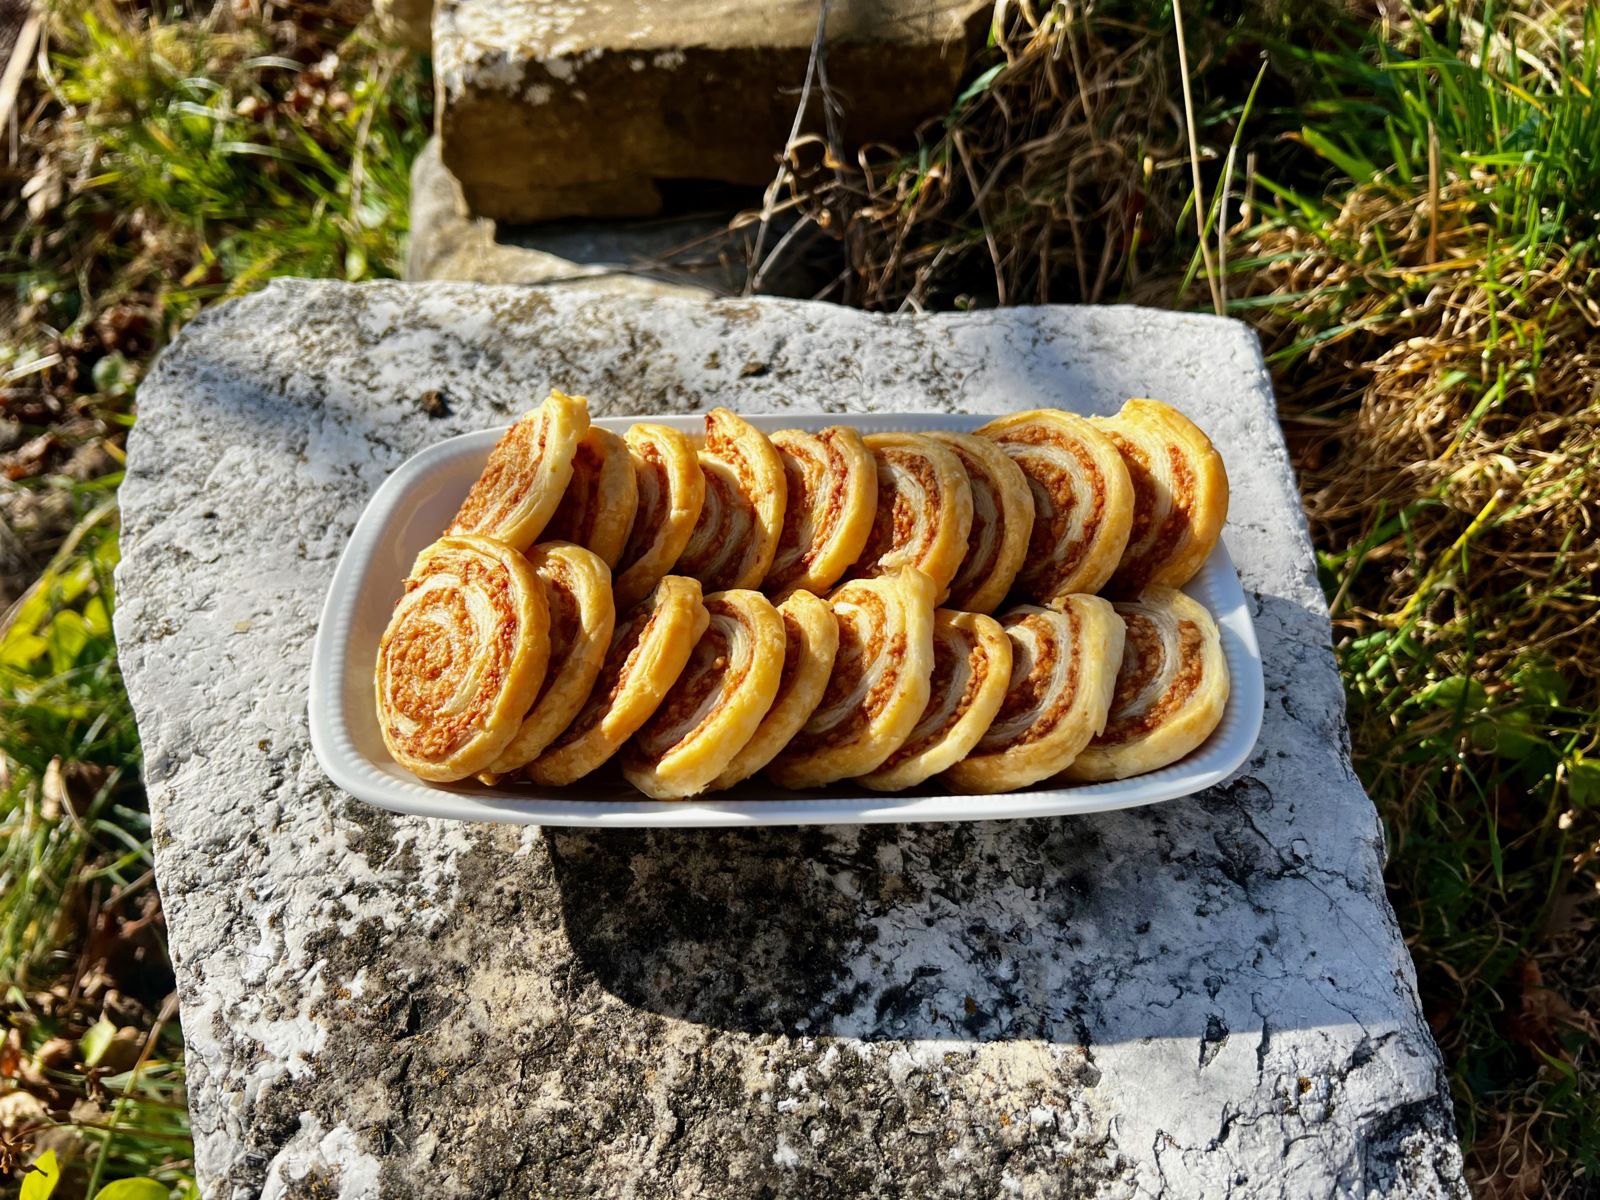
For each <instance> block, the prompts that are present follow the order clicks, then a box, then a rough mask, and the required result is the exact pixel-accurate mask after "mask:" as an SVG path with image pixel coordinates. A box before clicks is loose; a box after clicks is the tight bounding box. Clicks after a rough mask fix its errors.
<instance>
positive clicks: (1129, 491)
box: [978, 408, 1133, 605]
mask: <svg viewBox="0 0 1600 1200" xmlns="http://www.w3.org/2000/svg"><path fill="white" fill-rule="evenodd" d="M978 434H979V435H980V436H982V437H986V438H988V439H990V440H991V441H993V442H994V443H995V444H996V445H998V446H999V447H1000V448H1001V449H1002V450H1004V451H1005V452H1006V453H1007V454H1009V455H1010V456H1011V458H1012V459H1013V460H1014V461H1015V462H1016V464H1017V466H1019V467H1021V468H1022V473H1023V474H1024V475H1026V476H1027V477H1028V484H1029V486H1030V487H1031V488H1032V489H1033V533H1032V534H1031V536H1030V538H1029V541H1028V555H1027V558H1026V560H1025V561H1024V563H1023V567H1022V570H1021V571H1020V572H1019V573H1018V575H1017V583H1016V587H1017V590H1018V591H1019V592H1021V593H1022V594H1023V595H1025V596H1028V597H1031V598H1032V599H1034V600H1037V601H1038V602H1039V603H1040V604H1050V605H1054V604H1057V603H1059V602H1061V601H1062V600H1064V599H1065V598H1066V597H1067V596H1070V595H1073V594H1075V593H1080V592H1086V593H1092V592H1097V591H1099V590H1100V589H1101V588H1102V587H1104V586H1105V583H1106V581H1107V580H1108V579H1110V578H1111V573H1112V572H1113V571H1115V570H1116V569H1117V563H1118V562H1119V561H1120V560H1121V558H1122V551H1123V548H1124V547H1125V546H1126V545H1127V544H1128V530H1129V529H1130V528H1131V527H1132V525H1133V483H1132V481H1131V480H1130V479H1129V478H1128V468H1127V467H1126V466H1124V465H1123V462H1122V455H1121V454H1119V453H1118V452H1117V447H1116V445H1115V444H1114V443H1113V442H1112V441H1111V439H1110V438H1108V437H1107V436H1106V435H1105V434H1104V433H1102V432H1100V430H1098V429H1096V428H1095V427H1094V426H1093V425H1091V424H1090V423H1089V422H1088V421H1086V420H1085V419H1084V418H1082V417H1079V416H1075V415H1073V414H1072V413H1066V412H1060V411H1058V410H1056V409H1052V408H1042V409H1036V410H1034V411H1033V412H1021V413H1013V414H1011V415H1010V416H1006V417H1000V418H999V419H997V420H994V421H990V422H989V423H988V424H987V425H985V426H984V427H983V428H982V429H980V430H978Z"/></svg>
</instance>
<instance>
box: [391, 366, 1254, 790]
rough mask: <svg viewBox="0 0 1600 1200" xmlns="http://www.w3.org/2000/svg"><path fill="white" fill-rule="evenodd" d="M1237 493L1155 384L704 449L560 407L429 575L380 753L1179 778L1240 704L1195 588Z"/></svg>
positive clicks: (423, 761) (631, 776)
mask: <svg viewBox="0 0 1600 1200" xmlns="http://www.w3.org/2000/svg"><path fill="white" fill-rule="evenodd" d="M1227 499H1228V490H1227V475H1226V472H1225V470H1224V469H1223V464H1222V460H1221V458H1220V456H1219V455H1218V454H1217V453H1216V451H1215V449H1214V448H1213V447H1212V445H1211V443H1210V441H1209V439H1207V438H1206V436H1205V434H1204V433H1202V432H1201V431H1200V430H1199V429H1197V428H1196V427H1195V426H1194V425H1193V424H1192V423H1191V422H1189V421H1188V420H1187V419H1186V418H1184V417H1183V416H1182V415H1181V414H1179V413H1177V412H1176V411H1175V410H1173V409H1172V408H1170V407H1169V406H1167V405H1165V404H1161V403H1159V402H1157V401H1152V400H1130V401H1128V403H1127V404H1126V405H1125V406H1124V407H1123V409H1122V411H1121V412H1119V413H1118V414H1117V415H1116V416H1114V417H1109V418H1084V417H1080V416H1077V415H1075V414H1072V413H1067V412H1062V411H1058V410H1035V411H1032V412H1024V413H1016V414H1011V415H1008V416H1005V417H1001V418H998V419H997V420H994V421H991V422H990V423H989V424H987V425H985V426H983V427H982V428H981V429H978V430H976V431H974V432H973V433H944V432H937V433H879V434H870V435H866V436H863V435H861V434H860V433H858V432H857V431H856V430H854V429H852V428H850V427H848V426H845V425H835V426H832V427H829V428H827V429H823V430H820V431H817V432H814V433H813V432H806V431H801V430H783V431H780V432H776V433H773V434H771V435H767V434H764V433H762V432H761V431H760V430H758V429H756V428H755V427H754V426H752V425H751V424H750V423H749V422H747V421H745V420H743V419H742V418H740V417H739V416H737V415H736V414H734V413H732V412H730V411H728V410H727V409H722V408H719V409H714V410H713V411H712V412H710V413H708V414H707V415H706V417H705V432H704V435H703V436H702V437H700V438H693V439H692V438H691V437H690V436H689V435H686V434H684V433H682V432H680V431H678V430H675V429H672V428H669V427H667V426H664V425H659V424H654V423H650V422H641V423H638V424H635V425H634V426H632V427H631V428H630V429H629V430H628V431H627V432H626V433H625V434H623V435H621V436H619V435H617V434H614V433H611V432H609V431H607V430H604V429H602V428H600V427H598V426H591V425H590V423H589V414H588V406H587V403H586V402H585V401H584V400H583V399H581V398H578V397H570V396H566V395H564V394H562V393H560V392H553V393H552V394H551V395H550V397H549V399H547V400H546V401H545V402H544V403H543V404H542V405H540V406H539V407H538V408H536V409H534V410H533V411H532V412H530V413H528V414H527V415H526V416H525V417H523V418H522V419H521V420H520V421H518V422H517V423H516V424H515V425H514V426H512V428H511V429H510V430H509V431H508V432H507V433H506V434H505V436H504V437H503V438H502V439H501V440H500V442H499V443H498V444H497V445H496V446H495V448H494V450H493V451H492V452H491V454H490V456H489V460H488V462H487V464H486V466H485V468H484V471H483V473H482V475H481V476H480V477H479V479H478V480H477V482H476V483H475V484H474V485H473V487H472V489H471V491H470V492H469V494H468V496H467V498H466V499H465V501H464V502H463V503H462V506H461V508H460V510H459V512H458V513H457V514H456V517H455V519H454V520H453V521H452V522H451V524H450V526H449V528H448V529H446V530H445V531H444V535H443V536H442V537H441V538H440V539H439V540H438V541H436V542H435V543H433V544H432V545H430V546H429V547H428V548H427V549H425V550H424V551H423V552H422V554H421V555H420V556H419V557H418V559H417V561H416V563H415V565H414V567H413V569H412V571H411V574H410V576H409V577H408V578H407V580H406V583H405V591H404V595H403V596H402V597H401V599H400V600H399V602H398V604H397V605H396V607H395V610H394V613H393V615H392V617H391V619H390V622H389V625H388V628H387V629H386V630H385V632H384V635H383V637H382V639H381V642H380V645H379V650H378V658H377V666H376V673H375V674H376V691H377V709H378V717H379V721H380V724H381V727H382V730H383V736H384V740H385V743H386V745H387V746H388V748H389V751H390V753H391V754H392V755H393V757H394V758H395V760H396V761H397V762H399V763H400V764H401V765H402V766H404V767H406V768H407V769H409V770H410V771H412V772H414V773H415V774H417V775H418V776H420V777H422V778H424V779H429V780H435V781H443V782H449V781H457V780H464V779H470V778H474V777H475V778H478V779H480V780H482V781H484V782H488V783H494V782H498V781H500V780H502V779H505V778H508V777H511V778H520V779H524V780H528V781H531V782H533V783H535V784H538V785H541V786H545V787H556V786H562V785H565V784H570V783H573V782H575V781H577V780H579V779H582V778H583V777H584V776H586V775H589V774H590V773H591V772H593V771H595V770H597V769H599V768H600V767H601V766H602V765H603V764H605V763H607V762H608V761H610V760H613V759H617V760H619V761H620V765H621V770H622V773H623V775H624V776H625V777H626V778H627V779H628V780H629V781H630V782H632V783H633V785H634V786H635V787H637V788H638V789H639V790H640V791H642V792H644V793H645V794H646V795H649V796H652V797H655V798H658V799H678V798H684V797H688V796H694V795H697V794H700V793H703V792H705V791H707V790H720V789H723V788H726V787H729V786H732V785H733V784H735V783H739V782H741V781H743V780H746V779H749V778H750V777H752V776H754V775H756V774H757V773H758V772H764V774H765V776H766V778H767V779H768V780H769V781H770V782H772V783H774V784H776V785H778V786H780V787H784V788H809V787H818V786H823V785H826V784H829V783H833V782H836V781H839V780H844V779H856V780H859V781H860V782H861V783H863V784H865V785H866V786H868V787H871V788H874V789H878V790H884V791H896V790H900V789H903V788H908V787H913V786H916V785H918V784H921V783H923V782H925V781H927V780H929V779H933V778H935V777H941V778H943V779H944V780H945V781H946V783H947V784H948V786H950V787H951V788H953V789H955V790H958V791H961V792H974V793H976V792H983V793H992V792H1002V791H1009V790H1013V789H1017V788H1022V787H1026V786H1028V785H1030V784H1033V783H1037V782H1039V781H1041V780H1048V779H1055V778H1058V777H1059V778H1065V779H1070V780H1100V779H1119V778H1126V777H1127V776H1130V775H1134V774H1139V773H1142V772H1145V771H1150V770H1154V769H1157V768H1159V767H1161V766H1165V765H1167V764H1169V763H1171V762H1174V761H1176V760H1177V759H1179V758H1182V757H1183V756H1184V755H1185V754H1187V753H1188V752H1189V751H1190V750H1192V749H1194V748H1195V747H1196V746H1198V745H1199V744H1200V743H1201V742H1203V741H1204V740H1205V738H1206V737H1207V736H1208V735H1209V734H1210V732H1211V731H1212V729H1214V728H1215V726H1216V724H1217V723H1218V721H1220V719H1221V716H1222V711H1223V708H1224V706H1225V703H1226V698H1227V691H1228V676H1227V668H1226V664H1225V662H1224V659H1223V656H1222V652H1221V646H1220V640H1219V636H1218V631H1217V628H1216V625H1215V623H1214V622H1213V620H1212V618H1211V616H1210V614H1209V613H1208V612H1206V610H1205V608H1204V607H1203V606H1202V605H1200V604H1198V603H1197V602H1196V601H1194V600H1193V599H1191V598H1190V597H1188V596H1187V595H1185V594H1184V593H1183V592H1181V591H1179V590H1177V589H1178V588H1179V587H1181V586H1182V584H1184V583H1186V582H1187V581H1188V580H1189V579H1190V578H1191V577H1192V576H1193V575H1194V574H1195V572H1196V571H1197V570H1198V569H1199V567H1200V566H1201V564H1202V563H1203V562H1204V561H1205V559H1206V557H1207V556H1208V555H1209V554H1210V552H1211V550H1212V548H1213V547H1214V546H1215V544H1216V541H1217V538H1218V537H1219V536H1220V533H1221V528H1222V524H1223V521H1224V519H1225V517H1226V513H1227ZM1101 592H1104V593H1105V595H1104V596H1102V595H1099V594H1097V593H1101ZM1005 604H1008V605H1009V607H1005V608H1004V610H1003V611H1001V612H1000V613H999V614H998V615H997V616H996V615H991V614H992V613H994V611H995V610H996V609H997V608H1000V607H1001V606H1002V605H1005Z"/></svg>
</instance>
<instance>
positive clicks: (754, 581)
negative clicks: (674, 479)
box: [674, 408, 788, 589]
mask: <svg viewBox="0 0 1600 1200" xmlns="http://www.w3.org/2000/svg"><path fill="white" fill-rule="evenodd" d="M700 471H701V473H702V474H703V475H704V476H705V504H704V505H703V506H702V507H701V509H700V517H699V519H698V520H697V521H696V522H695V526H694V532H693V533H691V534H690V535H689V543H688V545H686V546H685V547H684V548H683V553H682V554H681V555H680V556H679V557H678V565H677V567H676V568H674V569H675V570H676V571H677V573H678V574H680V575H688V576H691V577H692V578H695V579H698V580H699V581H700V582H701V583H702V584H703V585H705V586H706V587H707V588H716V589H724V588H755V587H760V586H761V581H762V580H763V579H764V578H766V574H767V570H768V568H770V567H771V566H772V556H773V555H774V554H775V553H776V552H777V549H778V538H779V536H780V535H781V534H782V533H783V514H784V509H785V507H786V499H787V496H788V482H787V480H785V478H784V474H783V462H782V460H781V459H779V457H778V452H777V451H776V450H774V449H773V448H772V443H771V442H769V441H768V440H767V435H766V434H764V433H762V432H761V431H760V430H759V429H757V428H756V427H755V426H754V425H752V424H750V422H748V421H746V420H745V419H744V418H742V417H739V416H736V415H735V414H733V413H731V412H729V411H728V410H727V409H725V408H714V409H712V410H711V411H710V412H708V413H707V414H706V433H705V446H704V448H703V449H702V450H701V451H700Z"/></svg>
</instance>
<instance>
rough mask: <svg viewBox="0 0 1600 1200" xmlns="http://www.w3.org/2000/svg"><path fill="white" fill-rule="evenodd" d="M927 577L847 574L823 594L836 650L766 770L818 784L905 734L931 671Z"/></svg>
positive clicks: (924, 703)
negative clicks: (811, 701) (817, 695)
mask: <svg viewBox="0 0 1600 1200" xmlns="http://www.w3.org/2000/svg"><path fill="white" fill-rule="evenodd" d="M933 594H934V583H933V580H931V579H929V578H928V577H927V576H926V575H924V574H923V573H922V572H921V571H919V570H917V569H916V568H915V567H901V568H900V569H899V570H898V571H896V572H894V573H893V574H889V575H880V576H879V577H877V578H875V579H856V580H851V581H850V582H849V583H845V584H842V585H840V587H838V588H837V589H836V590H835V591H834V593H833V595H832V597H831V598H830V599H829V605H830V607H831V608H832V609H833V615H834V617H835V619H836V620H837V621H838V623H839V652H838V654H837V656H836V657H835V658H834V663H833V672H832V674H831V675H830V676H829V678H828V686H827V689H826V690H825V691H824V692H823V696H822V701H821V703H819V704H818V705H817V708H816V711H815V712H813V713H812V714H811V718H810V720H808V721H807V722H806V724H805V726H804V728H802V729H801V731H800V732H799V733H798V734H797V735H796V736H795V737H794V739H793V740H792V741H790V743H789V745H788V747H787V748H786V749H785V750H784V751H783V752H782V753H781V754H779V755H778V757H777V758H775V759H774V760H773V761H772V764H771V765H770V766H769V767H768V768H767V775H768V776H769V777H770V778H771V779H772V781H773V782H774V783H776V784H778V785H779V786H780V787H787V788H808V787H821V786H823V785H824V784H828V783H833V782H834V781H835V780H839V779H848V778H850V777H852V776H855V775H864V774H866V773H867V772H868V771H872V770H876V769H877V768H878V767H879V766H881V765H882V764H883V761H884V759H886V758H888V757H889V755H891V754H893V753H894V752H895V751H896V750H898V749H899V748H900V746H901V745H902V744H903V743H904V742H905V740H906V739H907V738H908V737H910V736H911V730H912V729H913V728H914V727H915V726H916V723H917V720H918V719H919V718H920V717H921V716H922V713H923V711H924V710H925V709H926V708H927V707H928V695H929V686H930V683H929V681H930V677H931V676H932V674H933Z"/></svg>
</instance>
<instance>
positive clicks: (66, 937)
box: [0, 0, 431, 1196]
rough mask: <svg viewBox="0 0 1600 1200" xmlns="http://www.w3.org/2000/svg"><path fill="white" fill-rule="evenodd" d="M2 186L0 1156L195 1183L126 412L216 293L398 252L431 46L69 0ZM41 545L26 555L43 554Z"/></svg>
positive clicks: (379, 268)
mask: <svg viewBox="0 0 1600 1200" xmlns="http://www.w3.org/2000/svg"><path fill="white" fill-rule="evenodd" d="M39 61H40V62H41V63H42V64H43V65H42V67H41V69H40V70H39V71H38V72H37V74H36V75H35V76H34V77H32V78H31V80H30V82H29V84H28V86H27V87H26V88H25V89H24V93H23V102H22V103H21V104H20V105H19V108H18V112H19V114H21V117H20V119H19V121H18V130H17V144H18V145H19V146H20V148H21V156H20V159H18V166H19V168H20V174H21V176H22V177H23V178H24V179H25V182H24V185H23V187H22V188H21V189H20V190H14V191H13V192H12V193H11V194H10V195H9V196H8V197H6V198H5V199H4V200H0V282H3V283H4V284H6V285H8V286H9V287H11V288H13V289H14V292H15V297H16V303H15V307H14V311H12V312H11V314H10V315H11V318H12V319H11V320H10V321H9V322H8V326H7V329H6V332H5V334H4V335H3V336H0V380H3V382H0V400H3V414H0V415H3V416H4V417H5V418H6V420H5V421H4V422H0V439H3V441H0V472H3V474H4V481H3V482H0V520H3V521H4V522H5V524H6V526H8V529H7V530H6V532H7V533H9V534H10V535H11V536H10V537H9V538H8V539H7V542H8V548H7V558H6V561H5V578H4V580H3V581H0V582H3V584H4V587H3V589H0V591H3V594H4V597H5V599H6V600H10V599H11V598H12V597H14V596H16V595H17V594H18V593H19V592H21V590H22V588H23V587H24V586H25V585H26V584H27V583H28V582H29V581H33V583H32V588H31V590H30V591H28V592H27V593H26V594H25V595H23V596H22V597H21V599H20V601H19V602H18V603H17V604H16V605H14V606H13V607H11V608H10V611H9V612H8V613H7V615H6V618H5V621H4V623H3V624H0V755H3V757H0V767H3V768H4V770H3V772H0V1013H3V1014H4V1017H5V1022H6V1029H5V1030H4V1031H0V1032H3V1037H4V1040H3V1042H0V1158H3V1161H0V1177H4V1178H10V1179H15V1178H17V1176H16V1175H15V1174H14V1172H13V1168H20V1167H21V1166H22V1165H23V1164H25V1163H26V1162H27V1161H28V1160H30V1159H31V1158H33V1157H35V1156H37V1155H38V1154H40V1153H42V1152H45V1151H47V1150H48V1151H50V1152H53V1153H54V1155H55V1161H56V1162H57V1163H58V1164H59V1166H60V1168H61V1171H62V1182H61V1185H60V1188H61V1190H60V1191H59V1193H58V1194H62V1195H66V1194H72V1195H80V1194H85V1193H86V1192H87V1193H89V1194H92V1192H93V1190H94V1189H95V1188H96V1187H98V1186H100V1185H103V1184H105V1183H107V1182H109V1181H112V1180H117V1179H124V1178H132V1177H143V1178H149V1179H153V1180H155V1181H158V1183H159V1184H161V1185H163V1189H164V1190H165V1189H166V1188H171V1189H173V1194H175V1195H178V1196H185V1195H189V1194H192V1192H193V1187H194V1184H193V1166H192V1162H191V1157H192V1146H191V1141H190V1135H189V1125H188V1110H187V1106H186V1102H185V1095H184V1077H183V1063H182V1035H181V1031H180V1029H179V1025H178V1014H177V1012H176V998H175V996H174V994H173V992H172V975H171V970H170V966H169V965H168V963H167V959H166V935H165V927H164V924H163V918H162V914H161V909H160V904H159V900H158V898H157V896H156V893H155V887H154V877H153V872H152V867H151V845H150V843H151V829H150V819H149V815H148V813H147V811H146V808H145V803H144V795H143V790H142V786H141V784H140V779H139V768H140V762H139V743H138V737H137V732H136V730H135V728H134V724H133V720H132V716H131V712H130V711H129V707H128V703H127V698H126V695H125V694H124V692H123V689H122V683H121V678H120V675H119V673H118V669H117V662H116V653H115V645H114V642H113V640H112V636H111V629H110V613H111V610H112V603H113V595H112V578H111V569H112V567H113V565H114V564H115V561H116V553H117V536H116V535H117V513H116V508H115V499H114V498H115V488H116V485H117V484H118V482H119V481H120V476H121V458H122V450H121V447H122V439H123V435H124V433H125V430H126V429H127V427H128V426H129V425H130V424H131V422H132V420H133V416H132V412H133V398H134V395H135V392H136V389H137V386H138V382H139V379H140V377H141V376H142V374H143V371H144V369H145V366H146V365H147V364H148V362H149V360H150V359H151V357H152V356H153V355H154V353H155V352H156V351H157V350H159V349H160V347H161V346H162V345H163V344H165V343H166V341H167V340H169V339H170V337H171V336H172V334H173V333H174V332H175V331H176V330H177V328H178V327H179V326H180V325H181V324H182V323H183V322H184V321H186V320H188V319H189V318H190V317H192V316H193V315H194V314H195V312H197V311H198V310H199V308H200V307H202V306H203V305H205V304H207V303H211V302H213V301H215V300H218V299H222V298H226V297H228V296H231V295H237V294H241V293H243V292H246V291H249V290H250V289H252V288H254V287H258V286H260V285H261V284H262V283H264V282H266V281H267V280H268V279H269V278H272V277H274V276H278V275H290V274H293V275H321V276H332V277H335V278H348V279H364V278H370V277H373V276H378V275H393V274H397V273H398V271H399V267H400V259H401V254H402V251H403V244H404V235H405V230H406V204H407V194H408V181H407V173H408V170H409V167H410V163H411V161H412V159H413V158H414V157H415V154H416V152H417V151H418V150H419V149H420V147H421V145H422V143H423V141H424V139H425V138H426V136H427V133H428V131H429V129H430V127H431V118H430V114H429V111H428V110H429V105H430V81H429V79H428V77H427V72H426V65H425V64H423V63H420V62H419V61H418V60H416V59H415V58H414V56H410V55H407V54H405V53H403V52H399V51H396V50H393V49H390V48H387V47H384V46H382V45H380V44H378V43H377V42H375V41H374V40H373V39H372V38H371V37H370V36H369V35H368V33H367V31H366V30H365V29H362V28H355V29H352V28H351V27H350V26H348V25H347V24H341V23H340V22H339V20H338V19H336V18H335V17H331V16H330V15H329V14H328V12H327V10H325V9H324V8H322V7H321V6H309V5H296V6H278V5H274V4H272V3H268V4H265V5H258V6H252V7H251V8H250V9H248V10H247V9H244V8H234V7H232V6H216V7H213V6H212V5H210V4H196V5H184V4H177V5H144V4H123V3H112V2H111V0H56V3H54V4H53V5H52V8H51V16H50V21H49V25H48V33H47V39H46V45H45V52H44V54H43V55H42V56H41V58H40V60H39ZM19 558H20V559H22V560H23V561H21V562H20V563H19V562H18V561H17V560H18V559H19Z"/></svg>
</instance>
